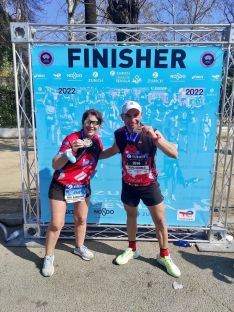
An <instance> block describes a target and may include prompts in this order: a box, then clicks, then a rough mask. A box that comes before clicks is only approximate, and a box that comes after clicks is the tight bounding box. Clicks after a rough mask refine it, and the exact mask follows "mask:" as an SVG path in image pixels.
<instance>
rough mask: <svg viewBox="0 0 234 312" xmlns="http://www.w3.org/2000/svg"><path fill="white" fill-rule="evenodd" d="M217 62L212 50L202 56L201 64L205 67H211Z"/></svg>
mask: <svg viewBox="0 0 234 312" xmlns="http://www.w3.org/2000/svg"><path fill="white" fill-rule="evenodd" d="M214 63H215V56H214V54H213V53H212V52H205V53H203V54H202V56H201V64H202V65H203V66H204V67H211V66H213V65H214Z"/></svg>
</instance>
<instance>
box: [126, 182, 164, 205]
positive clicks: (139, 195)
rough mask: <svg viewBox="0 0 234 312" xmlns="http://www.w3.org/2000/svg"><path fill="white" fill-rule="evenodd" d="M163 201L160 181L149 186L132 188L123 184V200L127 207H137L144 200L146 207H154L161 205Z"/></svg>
mask: <svg viewBox="0 0 234 312" xmlns="http://www.w3.org/2000/svg"><path fill="white" fill-rule="evenodd" d="M163 199H164V197H163V195H162V193H161V191H160V185H159V183H158V181H154V182H153V183H152V184H150V185H148V186H132V185H129V184H127V183H125V182H122V193H121V200H122V202H123V203H124V204H126V205H129V206H134V207H137V206H138V205H139V202H140V200H142V201H143V203H144V204H145V205H146V206H154V205H158V204H160V203H161V202H162V201H163Z"/></svg>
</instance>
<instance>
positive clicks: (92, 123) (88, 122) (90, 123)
mask: <svg viewBox="0 0 234 312" xmlns="http://www.w3.org/2000/svg"><path fill="white" fill-rule="evenodd" d="M84 123H85V124H86V126H91V125H93V126H94V127H95V126H98V125H99V124H100V122H99V121H98V120H90V119H86V120H85V121H84Z"/></svg>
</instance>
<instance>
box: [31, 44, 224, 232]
mask: <svg viewBox="0 0 234 312" xmlns="http://www.w3.org/2000/svg"><path fill="white" fill-rule="evenodd" d="M222 62H223V50H222V48H221V47H211V46H209V47H181V46H180V47H160V46H157V47H149V46H147V47H136V46H134V47H132V46H128V47H116V46H108V47H107V46H102V47H100V46H99V47H90V46H34V47H33V48H32V69H33V84H34V101H35V109H36V129H37V144H38V146H37V147H38V163H39V175H40V202H41V222H45V223H46V222H49V221H50V207H49V200H48V195H47V194H48V188H49V184H50V181H51V177H52V175H53V169H52V166H51V160H52V158H53V157H54V156H55V155H56V154H57V152H58V149H59V147H60V145H61V142H62V140H63V138H64V137H65V136H66V135H67V134H70V133H72V132H75V131H77V130H79V129H81V118H82V114H83V112H84V111H85V110H87V109H89V108H95V109H98V110H99V111H101V112H102V113H103V115H104V120H105V122H104V124H103V126H102V128H101V130H100V132H99V135H100V137H101V139H102V141H103V144H104V147H105V148H107V147H109V146H110V145H112V144H113V140H114V131H115V130H116V129H117V128H119V127H122V126H123V123H122V121H121V118H120V113H121V106H122V104H123V102H124V101H125V100H129V99H131V100H135V101H138V102H139V103H140V104H141V105H142V107H143V123H144V124H146V125H152V126H153V127H154V128H157V129H159V131H161V132H162V133H163V135H164V136H165V137H166V138H167V139H168V141H170V142H171V143H173V144H175V145H176V146H177V147H178V151H179V158H178V159H170V158H168V157H167V156H165V155H164V154H163V153H162V152H161V151H158V152H157V156H156V164H157V170H158V172H159V177H158V181H159V183H160V186H161V191H162V193H163V195H164V198H165V199H164V200H165V206H166V220H167V224H168V225H170V226H189V227H194V226H207V225H208V224H209V213H210V193H211V178H212V169H213V160H214V151H215V136H216V123H217V112H218V106H219V97H220V85H221V75H222V73H221V72H222ZM91 187H92V196H91V205H90V209H89V216H88V223H98V224H125V222H126V215H125V211H124V208H123V205H122V203H121V200H120V195H121V161H120V155H116V156H114V157H112V158H109V159H106V160H100V161H99V163H98V166H97V170H96V172H95V174H94V176H93V178H92V180H91ZM66 222H67V223H72V222H73V208H72V205H68V208H67V213H66ZM138 224H146V225H150V224H152V220H151V217H150V215H149V212H148V210H147V208H146V207H145V206H144V205H143V203H140V205H139V216H138Z"/></svg>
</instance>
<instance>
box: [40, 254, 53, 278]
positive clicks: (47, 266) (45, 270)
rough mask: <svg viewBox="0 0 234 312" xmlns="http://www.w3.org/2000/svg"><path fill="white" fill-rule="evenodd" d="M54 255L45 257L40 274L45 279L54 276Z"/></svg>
mask: <svg viewBox="0 0 234 312" xmlns="http://www.w3.org/2000/svg"><path fill="white" fill-rule="evenodd" d="M53 263H54V255H52V256H45V258H44V262H43V267H42V274H43V276H45V277H50V276H52V275H53V274H54V265H53Z"/></svg>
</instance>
